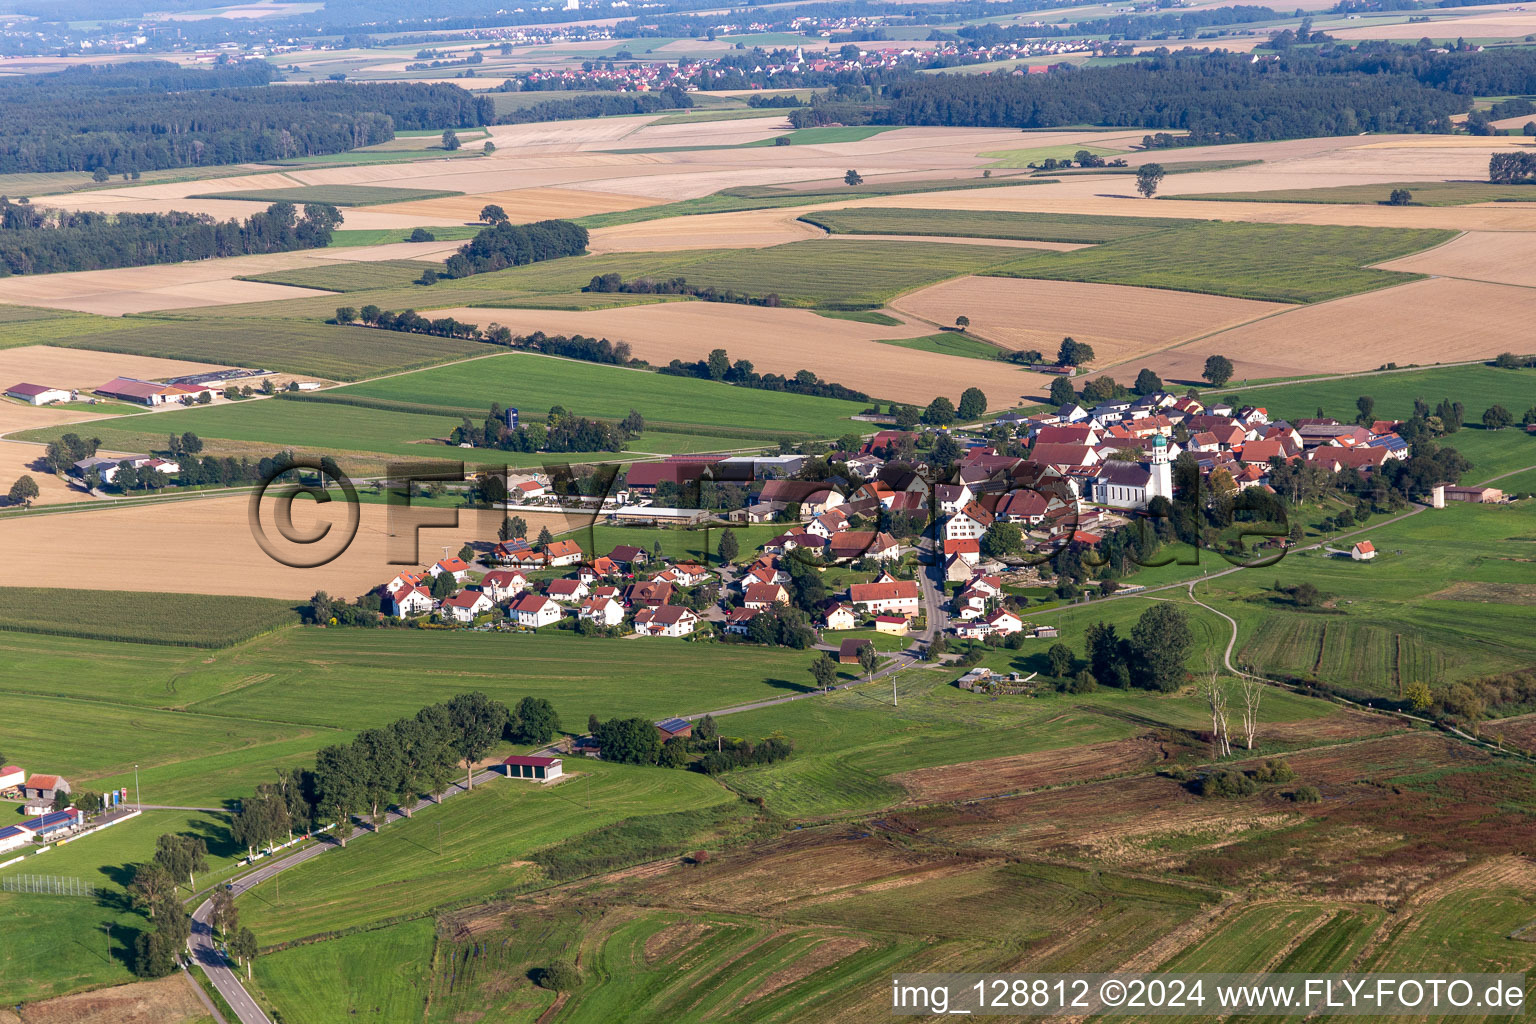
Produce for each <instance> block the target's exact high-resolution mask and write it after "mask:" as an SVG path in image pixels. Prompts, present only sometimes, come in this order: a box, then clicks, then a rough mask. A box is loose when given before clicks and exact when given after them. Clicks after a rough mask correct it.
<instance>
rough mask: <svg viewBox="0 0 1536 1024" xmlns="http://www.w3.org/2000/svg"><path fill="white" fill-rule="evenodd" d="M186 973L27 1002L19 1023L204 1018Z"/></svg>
mask: <svg viewBox="0 0 1536 1024" xmlns="http://www.w3.org/2000/svg"><path fill="white" fill-rule="evenodd" d="M195 985H196V982H194V981H192V979H191V977H190V976H187V977H182V976H181V974H180V973H179V972H178V973H177V974H173V975H171V976H170V977H168V978H161V979H159V980H158V981H136V982H133V983H132V984H129V985H115V986H113V987H112V988H104V989H99V990H97V991H95V992H80V993H77V994H76V995H72V996H60V997H59V998H57V999H45V1000H43V1001H42V1002H40V1003H30V1004H28V1005H26V1006H24V1007H22V1010H21V1018H20V1019H21V1021H22V1024H182V1022H184V1021H199V1020H207V1019H208V1011H207V1010H206V1009H204V1007H203V1003H202V1000H200V999H198V997H197V992H196V990H195V988H194V986H195Z"/></svg>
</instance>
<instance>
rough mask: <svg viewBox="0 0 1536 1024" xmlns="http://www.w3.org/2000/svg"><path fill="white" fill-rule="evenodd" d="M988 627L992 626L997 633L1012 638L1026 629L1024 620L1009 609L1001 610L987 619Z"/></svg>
mask: <svg viewBox="0 0 1536 1024" xmlns="http://www.w3.org/2000/svg"><path fill="white" fill-rule="evenodd" d="M987 625H989V626H991V627H992V631H993V632H995V633H1003V634H1007V635H1010V636H1011V635H1012V634H1014V633H1017V632H1019V631H1021V630H1022V629H1023V628H1024V620H1023V619H1021V618H1019V617H1018V616H1017V615H1015V614H1014V613H1013V612H1011V611H1009V610H1008V609H1007V608H999V609H998V610H997V611H995V612H993V613H992V614H991V616H989V617H988V618H987Z"/></svg>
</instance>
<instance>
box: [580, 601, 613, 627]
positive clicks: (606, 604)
mask: <svg viewBox="0 0 1536 1024" xmlns="http://www.w3.org/2000/svg"><path fill="white" fill-rule="evenodd" d="M576 614H577V616H578V617H579V618H582V619H585V620H586V621H588V622H595V623H597V624H598V625H599V626H617V625H618V624H619V623H621V622H623V621H624V606H623V605H621V604H619V602H617V601H615V600H614V599H613V598H611V597H592V598H588V599H587V601H586V603H584V604H583V605H582V606H581V609H580V610H579V611H578V612H577V613H576Z"/></svg>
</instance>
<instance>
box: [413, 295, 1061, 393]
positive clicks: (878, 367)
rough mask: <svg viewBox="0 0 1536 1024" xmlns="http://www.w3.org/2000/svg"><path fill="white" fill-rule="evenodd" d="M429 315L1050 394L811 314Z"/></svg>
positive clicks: (709, 305)
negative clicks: (885, 340) (717, 349)
mask: <svg viewBox="0 0 1536 1024" xmlns="http://www.w3.org/2000/svg"><path fill="white" fill-rule="evenodd" d="M423 315H424V316H432V317H441V316H451V317H454V318H455V319H458V320H461V321H466V322H468V323H473V324H479V325H480V326H482V327H484V326H485V325H486V324H490V323H498V324H502V325H503V326H506V327H510V328H511V329H512V331H513V333H514V334H516V333H523V334H526V333H531V332H533V331H540V330H541V331H544V332H546V333H549V334H585V335H589V336H592V337H606V338H611V339H612V340H614V341H627V342H629V344H630V346H631V347H632V348H633V349H634V353H635V355H636V356H639V357H640V358H641V359H645V360H647V361H648V362H651V363H663V364H664V363H668V362H670V361H671V360H673V359H688V360H694V359H702V358H703V357H704V355H705V353H707V352H708V351H709V350H710V349H712V348H717V347H724V348H725V349H726V350H728V351H729V352H730V354H731V358H732V359H748V360H751V362H752V364H753V365H754V366H755V367H756V368H757V370H758V372H760V373H762V372H766V373H782V374H786V375H793V374H795V373H796V372H797V371H799V370H814V371H815V372H816V373H818V374H820V375H821V376H822V377H823V378H824V379H826V380H830V381H836V382H837V383H839V384H845V385H847V386H848V387H851V388H857V389H859V390H860V391H867V392H868V393H869V394H871V395H876V396H878V397H880V398H886V399H897V400H899V401H903V402H918V403H921V404H923V405H927V404H928V403H929V402H931V401H932V400H933V398H934V396H935V395H936V394H952V395H956V396H958V395H959V394H960V392H962V391H964V390H965V389H966V388H968V387H971V386H973V385H974V386H976V387H979V388H981V389H982V390H983V391H985V392H986V393H987V394H988V396H989V397H991V399H992V401H993V404H994V405H998V406H1006V405H1008V404H1011V403H1012V402H1013V401H1014V400H1015V399H1016V396H1017V395H1018V394H1019V393H1021V392H1023V393H1034V392H1040V393H1044V389H1045V388H1046V387H1047V384H1046V381H1045V376H1044V375H1043V374H1038V373H1025V372H1023V371H1021V370H1016V369H1014V368H1012V367H1010V366H1006V365H1004V364H1001V363H992V362H988V361H986V360H983V359H967V358H962V357H960V356H950V355H940V354H937V353H933V352H924V351H921V350H919V349H908V348H901V347H899V346H896V345H882V344H880V342H879V340H878V339H881V338H914V337H920V336H922V335H925V334H929V333H932V331H931V328H930V327H929V326H928V325H927V324H909V325H905V326H900V327H881V326H878V325H876V324H864V323H858V322H857V321H852V320H835V319H831V318H829V317H824V316H819V315H817V314H815V313H812V312H810V311H809V310H803V309H765V308H762V307H758V306H738V305H734V304H731V305H727V304H724V303H716V302H665V303H659V304H656V305H650V306H629V307H621V308H619V309H603V310H591V311H583V312H573V311H566V310H543V309H479V308H468V307H464V308H459V309H439V310H432V311H430V312H424V313H423ZM1057 340H1058V341H1059V340H1060V339H1057Z"/></svg>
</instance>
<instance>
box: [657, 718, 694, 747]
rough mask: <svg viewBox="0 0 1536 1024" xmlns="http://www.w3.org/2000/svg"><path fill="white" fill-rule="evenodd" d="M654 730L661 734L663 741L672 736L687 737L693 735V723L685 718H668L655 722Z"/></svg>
mask: <svg viewBox="0 0 1536 1024" xmlns="http://www.w3.org/2000/svg"><path fill="white" fill-rule="evenodd" d="M656 732H657V733H658V734H659V735H660V736H661V742H663V743H665V742H667V740H669V739H671V738H672V737H674V736H681V737H682V738H683V739H687V738H688V737H690V736H692V735H693V723H692V722H690V721H688V719H686V718H668V719H666V720H665V721H661V722H657V723H656Z"/></svg>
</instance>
